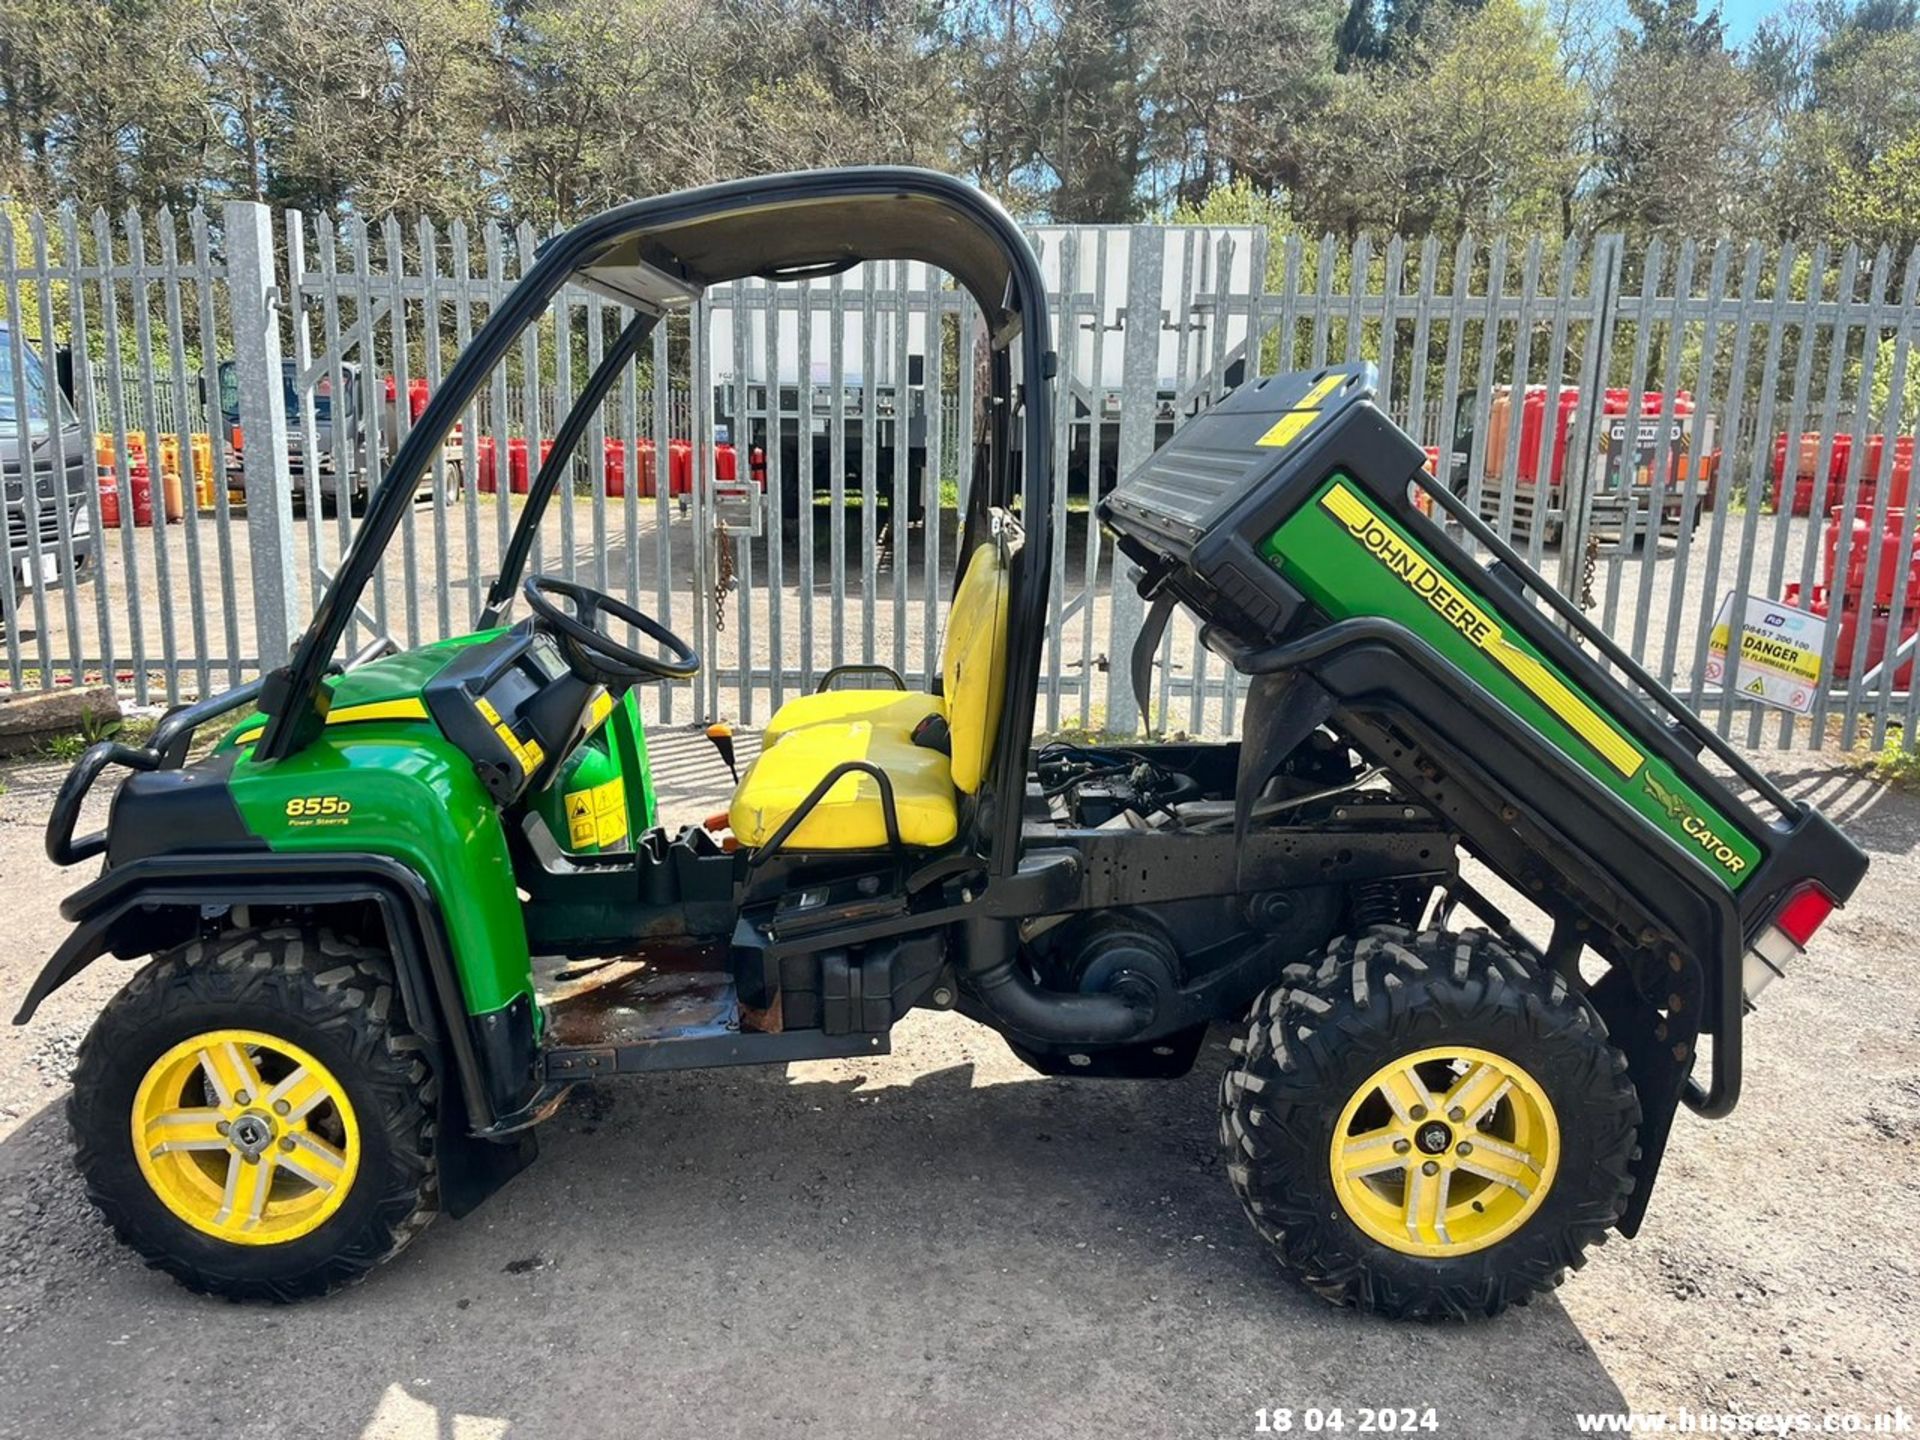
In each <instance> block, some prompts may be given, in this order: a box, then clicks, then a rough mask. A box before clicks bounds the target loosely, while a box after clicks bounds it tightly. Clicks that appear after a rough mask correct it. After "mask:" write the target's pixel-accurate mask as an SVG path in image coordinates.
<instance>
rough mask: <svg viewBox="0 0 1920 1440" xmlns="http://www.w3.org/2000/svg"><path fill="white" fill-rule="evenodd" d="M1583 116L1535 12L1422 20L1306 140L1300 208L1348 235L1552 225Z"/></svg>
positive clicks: (1495, 8) (1514, 7) (1493, 0)
mask: <svg viewBox="0 0 1920 1440" xmlns="http://www.w3.org/2000/svg"><path fill="white" fill-rule="evenodd" d="M1583 108H1584V100H1583V97H1582V94H1581V92H1580V90H1579V88H1578V87H1577V86H1576V85H1574V84H1573V83H1571V82H1570V81H1569V80H1568V78H1567V77H1566V75H1565V74H1564V72H1563V70H1562V67H1561V64H1560V59H1559V53H1558V45H1557V38H1556V36H1555V34H1554V31H1553V29H1552V27H1551V26H1550V25H1549V23H1548V21H1547V19H1546V16H1545V13H1544V12H1543V11H1542V10H1541V9H1539V8H1538V7H1537V6H1535V5H1533V4H1531V3H1527V0H1488V3H1487V5H1486V6H1485V8H1484V9H1481V10H1479V11H1477V12H1474V11H1465V12H1459V13H1456V14H1454V15H1453V16H1451V17H1450V18H1448V19H1446V20H1445V21H1443V22H1436V23H1432V24H1430V25H1429V26H1428V27H1427V28H1426V29H1425V30H1424V31H1423V32H1422V34H1421V36H1420V38H1419V40H1418V41H1416V42H1414V43H1413V44H1412V46H1411V48H1410V49H1409V50H1407V51H1406V52H1404V53H1403V55H1402V57H1401V59H1400V60H1399V61H1398V62H1385V61H1381V62H1375V63H1373V64H1371V65H1367V66H1363V67H1361V68H1360V69H1358V70H1355V71H1352V72H1349V74H1348V75H1347V76H1346V77H1345V78H1344V83H1343V84H1342V85H1341V87H1340V89H1339V91H1338V92H1337V93H1336V95H1335V97H1334V100H1333V103H1332V104H1331V105H1329V106H1328V107H1327V108H1326V110H1325V111H1324V112H1323V113H1322V116H1321V120H1320V123H1319V126H1318V127H1317V129H1316V130H1315V132H1314V135H1313V140H1312V149H1313V153H1314V155H1315V157H1316V160H1317V162H1318V166H1317V168H1316V169H1315V170H1314V171H1312V172H1311V173H1308V174H1307V175H1306V176H1305V177H1304V178H1303V181H1302V184H1301V186H1300V189H1299V193H1298V208H1299V211H1300V213H1301V215H1302V216H1303V218H1306V219H1308V220H1309V221H1310V222H1311V223H1313V224H1314V225H1316V226H1322V227H1325V228H1327V229H1332V230H1337V231H1340V232H1343V233H1347V234H1352V233H1356V232H1357V231H1360V230H1363V229H1380V230H1397V231H1400V232H1402V233H1408V234H1420V233H1424V232H1426V231H1428V230H1438V231H1439V232H1441V233H1442V234H1446V235H1455V234H1458V233H1459V232H1460V231H1462V230H1463V229H1470V228H1475V229H1497V228H1520V229H1528V228H1533V229H1540V228H1549V229H1551V228H1557V225H1558V221H1559V217H1560V213H1561V207H1562V203H1563V201H1564V199H1565V197H1566V196H1567V195H1568V193H1569V192H1570V190H1571V188H1572V186H1573V183H1574V180H1575V178H1576V177H1577V175H1578V173H1579V170H1580V166H1581V163H1582V161H1581V156H1580V154H1579V152H1578V149H1577V147H1576V145H1575V143H1574V142H1575V140H1576V137H1577V135H1578V133H1579V129H1580V118H1581V115H1582V113H1583Z"/></svg>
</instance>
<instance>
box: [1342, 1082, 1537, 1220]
mask: <svg viewBox="0 0 1920 1440" xmlns="http://www.w3.org/2000/svg"><path fill="white" fill-rule="evenodd" d="M1442 1117H1444V1118H1442ZM1328 1158H1329V1164H1330V1165H1331V1167H1332V1173H1333V1188H1334V1194H1335V1195H1336V1196H1337V1197H1338V1199H1339V1201H1340V1206H1341V1208H1342V1209H1343V1210H1344V1211H1345V1212H1346V1215H1347V1218H1348V1219H1349V1220H1351V1221H1352V1222H1353V1223H1354V1225H1355V1226H1356V1227H1358V1228H1359V1230H1360V1231H1361V1233H1362V1234H1364V1235H1366V1236H1367V1238H1369V1239H1370V1240H1374V1241H1377V1242H1378V1243H1380V1244H1382V1245H1385V1246H1387V1247H1388V1248H1389V1249H1393V1250H1398V1251H1401V1252H1402V1253H1404V1254H1409V1255H1427V1256H1454V1255H1465V1254H1470V1253H1472V1252H1473V1251H1475V1250H1482V1249H1485V1248H1486V1247H1487V1246H1489V1245H1493V1244H1496V1243H1498V1242H1499V1241H1501V1240H1504V1239H1505V1238H1506V1237H1507V1236H1509V1235H1511V1234H1512V1233H1513V1232H1514V1231H1515V1230H1518V1229H1519V1228H1520V1227H1521V1226H1522V1225H1524V1224H1525V1223H1526V1222H1527V1220H1528V1219H1529V1218H1530V1217H1531V1216H1532V1214H1533V1212H1534V1211H1535V1210H1537V1209H1539V1207H1540V1204H1541V1202H1542V1201H1543V1200H1545V1198H1546V1196H1547V1192H1548V1190H1549V1189H1550V1188H1551V1187H1552V1184H1553V1178H1554V1175H1555V1173H1556V1171H1557V1170H1558V1168H1559V1163H1560V1130H1559V1124H1558V1122H1557V1120H1556V1119H1555V1117H1554V1113H1553V1105H1552V1103H1551V1102H1550V1101H1549V1100H1548V1099H1547V1094H1546V1091H1545V1090H1543V1089H1542V1088H1541V1087H1540V1085H1539V1083H1538V1082H1537V1081H1536V1080H1534V1078H1533V1077H1532V1076H1531V1075H1529V1074H1528V1073H1527V1072H1526V1071H1525V1070H1524V1069H1523V1068H1521V1067H1520V1066H1519V1065H1517V1064H1515V1063H1514V1062H1513V1061H1511V1060H1508V1059H1506V1058H1505V1057H1504V1056H1500V1055H1496V1054H1494V1053H1493V1052H1492V1051H1488V1050H1479V1049H1474V1048H1471V1047H1466V1046H1441V1047H1437V1048H1433V1049H1427V1050H1418V1051H1414V1052H1412V1053H1410V1054H1407V1055H1403V1056H1401V1057H1400V1058H1399V1059H1396V1060H1393V1061H1391V1062H1389V1063H1388V1064H1386V1065H1383V1066H1381V1067H1380V1068H1379V1069H1378V1070H1376V1071H1375V1072H1374V1073H1373V1074H1372V1075H1370V1076H1368V1077H1367V1079H1366V1080H1365V1081H1363V1082H1362V1083H1361V1085H1360V1087H1359V1088H1358V1089H1357V1090H1355V1091H1354V1093H1353V1096H1352V1098H1351V1099H1349V1100H1348V1101H1347V1104H1346V1107H1345V1108H1344V1109H1343V1110H1342V1111H1341V1113H1340V1117H1339V1120H1338V1122H1337V1123H1336V1124H1335V1125H1334V1129H1333V1140H1332V1146H1331V1150H1330V1153H1329V1157H1328Z"/></svg>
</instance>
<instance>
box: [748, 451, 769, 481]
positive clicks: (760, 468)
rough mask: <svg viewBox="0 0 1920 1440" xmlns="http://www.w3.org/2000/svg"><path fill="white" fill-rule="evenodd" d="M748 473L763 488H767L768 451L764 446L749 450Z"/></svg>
mask: <svg viewBox="0 0 1920 1440" xmlns="http://www.w3.org/2000/svg"><path fill="white" fill-rule="evenodd" d="M747 474H748V475H749V476H751V477H752V479H753V483H754V484H756V485H758V486H759V487H760V488H761V489H762V490H765V489H766V488H767V452H766V450H765V449H764V448H763V447H762V446H759V445H756V446H754V447H753V448H752V449H751V450H749V451H747Z"/></svg>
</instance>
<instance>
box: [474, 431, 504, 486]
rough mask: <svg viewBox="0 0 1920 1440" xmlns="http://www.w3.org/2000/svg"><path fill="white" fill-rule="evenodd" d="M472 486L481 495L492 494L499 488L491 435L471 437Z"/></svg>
mask: <svg viewBox="0 0 1920 1440" xmlns="http://www.w3.org/2000/svg"><path fill="white" fill-rule="evenodd" d="M473 468H474V472H475V473H474V477H473V484H474V488H475V489H477V490H478V491H479V492H480V493H481V494H482V495H492V494H494V493H495V492H496V491H497V490H498V489H499V488H500V477H499V474H498V472H497V471H496V470H495V469H494V454H493V437H492V436H491V435H476V436H475V437H474V439H473Z"/></svg>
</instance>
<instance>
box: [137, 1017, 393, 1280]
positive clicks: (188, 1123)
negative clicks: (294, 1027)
mask: <svg viewBox="0 0 1920 1440" xmlns="http://www.w3.org/2000/svg"><path fill="white" fill-rule="evenodd" d="M131 1120H132V1139H133V1152H134V1157H135V1158H136V1159H137V1160H138V1162H139V1165H140V1173H141V1174H142V1175H143V1176H144V1177H145V1178H146V1181H147V1184H148V1185H149V1186H150V1187H152V1190H153V1193H154V1195H155V1196H156V1197H157V1198H158V1199H159V1201H160V1203H161V1204H162V1205H164V1206H165V1207H166V1208H167V1210H168V1211H169V1212H170V1213H171V1214H172V1215H173V1216H174V1217H175V1218H176V1219H178V1220H180V1221H182V1222H183V1223H185V1224H187V1225H189V1226H191V1227H193V1228H194V1229H195V1230H198V1231H201V1232H202V1233H204V1234H208V1235H212V1236H215V1237H216V1238H218V1239H221V1240H227V1241H230V1242H232V1243H234V1244H236V1245H276V1244H281V1243H284V1242H286V1241H288V1240H294V1239H298V1238H299V1237H300V1236H302V1235H305V1234H308V1233H310V1232H311V1231H313V1230H314V1229H316V1228H318V1227H319V1226H320V1225H322V1224H324V1223H325V1222H326V1221H327V1220H328V1218H329V1217H331V1216H332V1215H333V1214H334V1213H335V1212H336V1211H337V1210H338V1209H339V1208H340V1206H341V1204H342V1203H343V1202H344V1201H345V1200H346V1198H347V1195H348V1193H349V1192H350V1191H351V1190H352V1188H353V1180H354V1176H355V1175H356V1174H357V1173H358V1170H359V1165H360V1131H359V1124H358V1121H357V1119H356V1117H355V1115H354V1111H353V1105H352V1102H351V1101H350V1100H349V1099H348V1097H347V1092H346V1089H345V1087H344V1086H342V1085H341V1083H340V1082H339V1080H338V1079H336V1078H335V1077H334V1075H333V1073H332V1072H331V1071H330V1070H328V1069H327V1067H326V1066H324V1065H322V1064H321V1063H320V1062H319V1061H318V1060H317V1059H315V1058H314V1057H313V1056H312V1055H310V1054H309V1053H307V1051H305V1050H303V1049H301V1048H300V1047H299V1046H298V1045H295V1044H293V1043H291V1042H290V1041H287V1040H283V1039H281V1038H280V1037H278V1036H275V1035H269V1034H267V1033H265V1032H263V1031H258V1030H210V1031H207V1032H205V1033H204V1034H200V1035H195V1036H193V1037H191V1038H190V1039H187V1040H183V1041H181V1042H180V1043H179V1044H178V1045H175V1046H174V1047H173V1048H172V1049H170V1050H168V1051H167V1052H166V1054H164V1055H162V1056H161V1057H160V1058H159V1059H158V1060H155V1061H154V1062H153V1064H152V1065H150V1066H149V1067H148V1068H147V1073H146V1075H145V1076H144V1077H143V1078H142V1079H141V1081H140V1085H139V1088H138V1089H137V1090H136V1091H135V1092H134V1099H133V1113H132V1116H131Z"/></svg>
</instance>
